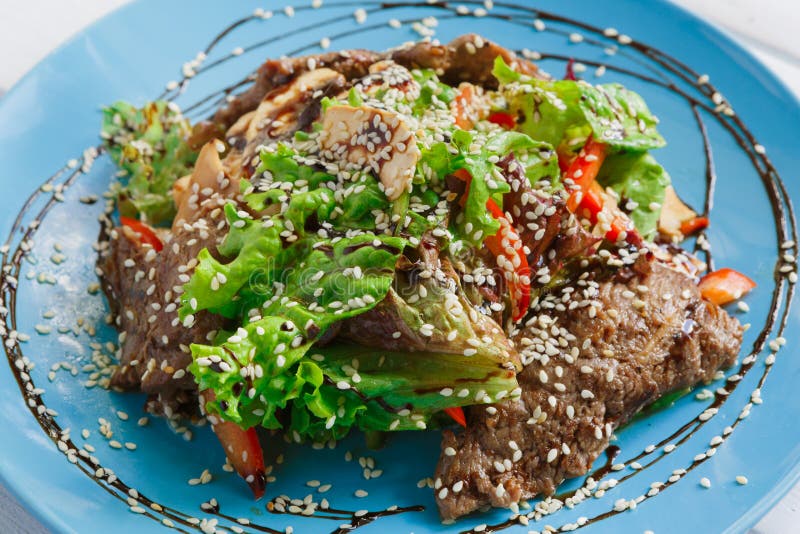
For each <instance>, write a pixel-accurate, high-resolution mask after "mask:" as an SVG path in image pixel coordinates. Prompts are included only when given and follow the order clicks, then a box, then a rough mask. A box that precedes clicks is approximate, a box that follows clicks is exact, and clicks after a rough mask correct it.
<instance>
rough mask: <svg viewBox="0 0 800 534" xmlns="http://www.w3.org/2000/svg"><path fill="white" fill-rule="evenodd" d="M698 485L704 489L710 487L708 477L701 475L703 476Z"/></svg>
mask: <svg viewBox="0 0 800 534" xmlns="http://www.w3.org/2000/svg"><path fill="white" fill-rule="evenodd" d="M700 485H701V486H703V487H704V488H706V489H707V488H710V487H711V481H710V480H709V479H708V478H706V477H703V478H701V479H700Z"/></svg>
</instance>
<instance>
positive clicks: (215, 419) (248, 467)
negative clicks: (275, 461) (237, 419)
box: [200, 389, 267, 500]
mask: <svg viewBox="0 0 800 534" xmlns="http://www.w3.org/2000/svg"><path fill="white" fill-rule="evenodd" d="M215 397H216V396H215V395H214V392H213V391H212V390H210V389H207V390H204V391H203V392H201V394H200V398H201V402H203V403H206V402H212V401H214V399H215ZM203 408H205V404H203ZM209 421H210V422H211V429H212V430H213V431H214V434H216V435H217V439H219V442H220V444H221V445H222V449H223V450H224V451H225V456H227V458H228V461H229V462H230V464H231V465H232V466H233V468H234V469H235V470H236V472H237V473H238V474H239V476H240V477H242V478H243V479H244V481H245V482H247V485H248V486H250V490H251V491H252V492H253V497H255V499H256V500H258V499H260V498H261V497H263V496H264V491H265V489H266V487H267V473H266V469H265V467H264V452H263V451H262V449H261V443H260V442H259V441H258V434H256V429H255V427H253V428H249V429H247V430H244V429H243V428H242V427H240V426H239V425H237V424H236V423H232V422H231V421H224V420H222V419H221V418H220V417H219V416H218V415H213V416H209Z"/></svg>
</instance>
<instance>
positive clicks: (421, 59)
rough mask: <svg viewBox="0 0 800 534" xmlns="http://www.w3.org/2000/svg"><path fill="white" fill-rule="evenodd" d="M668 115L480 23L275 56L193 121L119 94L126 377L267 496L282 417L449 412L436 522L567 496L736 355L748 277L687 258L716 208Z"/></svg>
mask: <svg viewBox="0 0 800 534" xmlns="http://www.w3.org/2000/svg"><path fill="white" fill-rule="evenodd" d="M657 125H658V120H657V118H656V117H655V115H654V114H653V113H652V112H651V111H650V109H648V107H647V105H646V103H645V102H644V100H643V99H642V98H641V96H639V95H638V94H636V93H635V92H633V91H631V90H629V89H626V88H625V87H623V86H622V85H619V84H616V83H608V84H599V85H592V84H590V83H588V82H586V81H584V80H579V79H576V78H575V76H574V73H572V72H571V71H570V72H568V73H567V76H566V77H565V78H564V79H555V78H552V77H550V76H548V75H546V74H544V73H543V72H541V71H540V70H539V69H538V68H537V67H536V65H535V64H534V63H532V62H531V61H529V60H527V59H525V58H520V57H517V56H516V55H515V54H513V53H512V52H510V51H508V50H506V49H504V48H502V47H500V46H498V45H496V44H494V43H491V42H489V41H488V40H486V39H484V38H482V37H480V36H476V35H466V36H463V37H460V38H458V39H456V40H455V41H453V42H452V43H450V44H448V45H441V44H438V43H431V42H422V43H417V44H412V45H407V46H404V47H401V48H398V49H393V50H390V51H388V52H383V53H378V52H369V51H364V50H355V51H342V52H332V53H326V54H321V55H316V56H309V57H303V58H288V59H286V58H285V59H280V60H270V61H267V62H266V63H265V64H264V65H263V66H262V67H261V68H260V69H259V70H258V72H257V74H256V76H255V82H254V83H253V85H252V86H251V87H250V88H249V89H248V90H247V91H246V92H244V93H242V94H240V95H237V96H236V97H235V98H233V99H232V100H231V101H229V102H227V103H226V104H225V105H224V106H223V107H221V108H220V109H219V110H218V111H217V113H216V114H215V115H214V116H213V117H211V118H209V119H208V120H206V121H202V122H200V123H198V124H194V125H192V124H190V123H189V121H188V120H187V119H186V118H185V117H183V116H182V115H181V112H180V110H179V109H178V107H177V106H175V105H174V104H173V103H171V102H166V101H156V102H149V103H146V104H144V105H143V106H141V107H138V106H137V105H133V104H129V103H126V102H117V103H115V104H113V105H111V106H109V107H107V108H106V109H105V110H104V119H103V127H102V136H103V138H104V139H105V143H106V146H107V148H108V151H109V153H110V155H111V157H112V158H113V159H114V161H115V162H116V163H117V165H118V167H119V169H120V173H119V177H118V179H116V180H115V181H114V182H113V184H112V193H113V196H114V198H115V203H116V208H117V213H118V216H117V215H115V216H114V219H113V220H111V219H109V221H108V225H107V228H106V231H105V233H104V235H103V238H102V240H101V254H100V259H99V263H98V266H99V270H100V272H101V279H102V282H103V289H104V290H105V292H106V294H107V296H108V300H109V303H110V305H111V307H112V309H113V311H114V312H115V314H116V324H117V326H118V328H119V329H120V342H121V351H120V362H119V366H118V367H117V369H116V370H115V373H114V378H113V382H112V383H113V384H114V385H115V386H118V387H120V388H123V389H129V390H141V391H144V392H146V393H148V395H149V400H148V403H147V406H146V408H147V409H148V410H149V411H151V412H154V413H158V414H161V415H164V416H165V417H167V418H168V419H170V420H171V421H177V420H179V419H180V418H182V417H205V418H206V419H207V420H208V421H209V422H210V423H211V425H212V426H213V428H214V431H215V433H216V434H217V436H218V437H219V439H220V441H221V442H222V445H223V446H224V448H225V452H226V455H227V456H228V460H229V462H230V464H231V465H232V466H233V467H234V468H235V469H236V470H237V471H238V472H239V474H241V475H242V477H243V478H245V480H246V481H247V482H248V484H249V485H250V487H251V488H252V490H253V493H254V494H255V496H256V497H257V498H258V497H261V496H262V495H263V494H264V491H265V485H266V475H265V467H264V460H263V454H262V440H263V441H264V443H265V444H267V445H266V446H268V442H269V439H272V438H270V436H271V435H272V434H276V433H280V434H283V435H285V436H287V437H288V439H290V440H291V441H293V442H297V443H301V442H310V443H315V444H331V443H335V442H336V441H338V440H340V439H342V438H344V437H345V436H346V435H348V434H350V433H352V432H354V431H361V432H364V433H365V435H366V437H367V440H368V443H370V444H371V445H372V446H381V445H382V444H383V442H384V441H385V440H386V437H387V435H388V434H387V433H390V432H395V431H420V430H432V429H445V430H444V432H443V444H442V456H441V458H440V461H439V466H438V467H437V473H436V481H435V483H434V489H435V491H436V497H437V503H438V504H439V507H440V511H441V514H442V517H443V518H445V519H452V518H455V517H458V516H461V515H464V514H466V513H469V512H471V511H473V510H476V509H478V508H481V507H482V506H484V505H486V504H491V505H494V506H513V505H514V503H516V502H519V501H520V500H521V499H525V498H530V497H532V496H533V495H536V494H548V493H553V492H554V491H555V487H556V486H557V485H558V484H559V483H560V482H561V481H562V480H564V479H565V478H569V477H573V476H577V475H579V474H583V473H585V472H587V471H588V469H589V468H590V466H591V463H592V461H593V460H594V459H595V458H596V457H597V456H598V455H599V454H600V453H601V452H602V451H603V450H604V449H605V448H606V447H607V446H608V444H609V440H610V439H611V434H612V431H613V429H614V428H616V427H617V426H619V425H621V424H624V423H625V422H626V421H627V420H629V419H630V418H631V417H632V416H633V415H634V414H635V413H636V412H638V411H639V410H640V409H641V408H642V407H644V406H646V405H648V404H650V403H652V402H654V401H656V400H657V399H659V398H662V397H665V396H668V395H669V394H670V393H671V392H674V391H684V390H685V388H687V387H690V386H692V385H694V384H695V383H697V382H699V381H702V380H707V379H710V378H711V377H712V376H713V375H714V373H715V372H716V371H717V370H718V369H720V368H722V367H726V366H729V365H731V364H732V363H733V361H734V359H735V358H736V356H737V354H738V351H739V346H740V343H741V333H742V329H741V326H740V325H739V324H738V322H737V321H736V320H735V319H733V318H731V317H730V316H729V315H728V314H727V313H726V312H725V311H724V310H722V309H721V308H720V307H719V306H721V305H724V304H726V303H729V302H732V301H734V300H736V299H738V298H739V297H741V296H742V295H743V294H745V293H746V292H748V291H750V290H751V289H752V288H753V287H754V284H753V283H752V281H750V280H749V278H747V277H746V276H744V275H742V274H740V273H737V272H736V271H733V270H730V269H723V270H720V271H715V272H712V273H706V274H704V273H705V270H706V266H705V264H704V263H703V262H702V261H701V260H700V259H699V258H697V257H696V256H694V255H693V254H691V253H689V252H687V251H685V250H683V249H681V248H680V246H679V244H680V242H681V241H683V239H684V238H685V237H686V236H688V235H691V234H695V233H697V232H700V231H702V230H703V229H704V228H705V227H706V226H707V225H708V219H707V218H706V217H704V216H703V215H702V214H697V213H695V212H694V211H693V210H692V209H691V208H690V207H688V206H687V205H686V204H684V203H683V202H682V201H681V200H680V198H679V197H678V195H677V194H676V192H675V191H674V189H673V188H672V186H671V185H670V184H671V182H670V177H669V175H668V173H667V172H666V171H665V169H664V168H663V167H662V166H661V165H660V164H659V163H658V161H657V160H656V158H655V157H654V156H653V155H652V154H651V151H655V150H656V149H658V148H660V147H662V146H664V144H665V140H664V138H663V137H662V136H661V135H660V134H659V132H658V131H657ZM698 280H699V283H698ZM454 426H455V427H463V428H461V429H460V430H458V428H457V429H456V430H455V431H453V429H452V427H454ZM259 433H260V434H261V436H259Z"/></svg>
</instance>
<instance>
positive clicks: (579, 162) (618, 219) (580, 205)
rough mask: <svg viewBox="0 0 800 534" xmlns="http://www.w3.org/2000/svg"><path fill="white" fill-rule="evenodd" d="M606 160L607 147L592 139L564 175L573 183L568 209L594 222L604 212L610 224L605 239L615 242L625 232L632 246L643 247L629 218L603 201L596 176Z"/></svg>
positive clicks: (587, 141) (570, 188) (569, 188)
mask: <svg viewBox="0 0 800 534" xmlns="http://www.w3.org/2000/svg"><path fill="white" fill-rule="evenodd" d="M605 159H606V147H605V145H604V144H603V143H600V142H598V141H595V140H594V139H592V138H591V137H589V139H587V140H586V145H585V146H584V147H583V150H581V152H580V153H579V154H578V156H577V157H576V158H575V159H574V160H572V162H571V163H570V164H569V167H568V168H567V171H566V173H564V178H565V179H569V180H571V181H572V185H571V186H569V187H568V190H571V193H570V196H569V198H568V199H567V208H569V210H570V211H571V212H573V213H575V214H577V215H579V216H581V217H583V216H587V218H588V219H589V220H590V221H591V222H592V223H596V222H597V219H598V215H599V214H600V213H601V212H605V215H606V217H607V222H608V224H609V230H608V231H607V232H606V239H608V240H609V241H611V242H613V243H616V242H617V240H618V239H619V237H620V235H622V234H623V232H624V235H625V238H626V240H627V241H628V242H629V243H631V244H634V245H641V243H642V239H641V237H640V236H639V234H638V232H636V229H635V228H634V226H633V224H632V223H631V221H630V219H629V218H628V216H627V215H625V214H624V213H623V212H622V210H620V209H619V208H615V207H614V206H609V205H607V204H606V202H605V201H604V200H603V190H602V188H601V187H600V184H598V183H597V175H598V174H599V173H600V167H602V166H603V162H604V161H605ZM609 219H610V220H609Z"/></svg>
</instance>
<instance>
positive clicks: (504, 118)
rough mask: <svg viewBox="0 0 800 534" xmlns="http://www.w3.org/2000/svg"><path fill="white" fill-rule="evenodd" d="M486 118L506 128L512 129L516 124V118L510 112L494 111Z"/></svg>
mask: <svg viewBox="0 0 800 534" xmlns="http://www.w3.org/2000/svg"><path fill="white" fill-rule="evenodd" d="M487 120H488V121H489V122H491V123H493V124H497V125H498V126H502V127H503V128H505V129H506V130H513V129H514V128H515V127H516V126H517V119H516V118H514V115H512V114H511V113H506V112H504V111H495V112H494V113H490V114H489V117H488V118H487Z"/></svg>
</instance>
